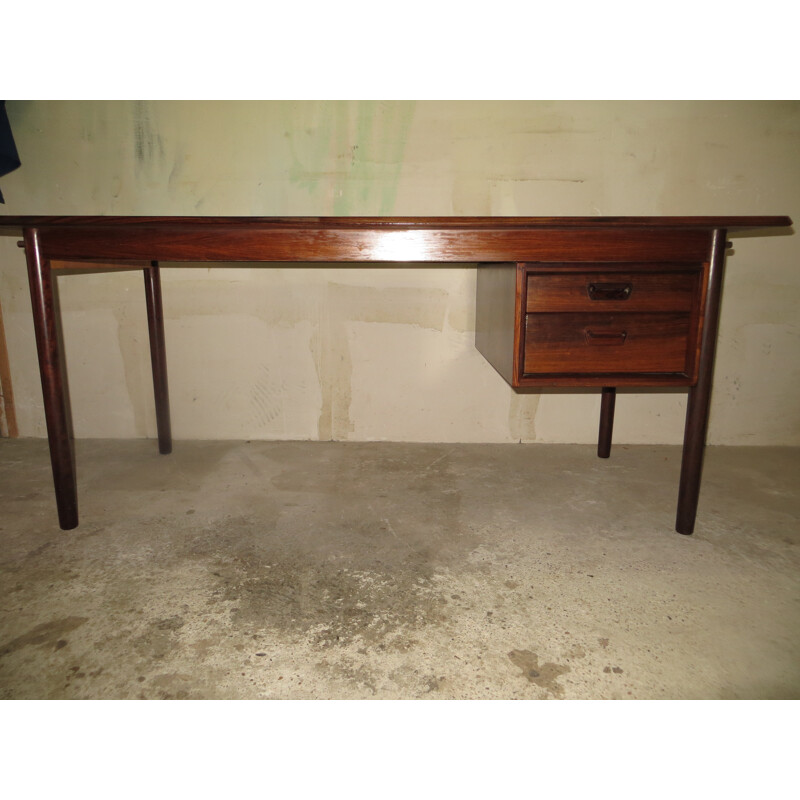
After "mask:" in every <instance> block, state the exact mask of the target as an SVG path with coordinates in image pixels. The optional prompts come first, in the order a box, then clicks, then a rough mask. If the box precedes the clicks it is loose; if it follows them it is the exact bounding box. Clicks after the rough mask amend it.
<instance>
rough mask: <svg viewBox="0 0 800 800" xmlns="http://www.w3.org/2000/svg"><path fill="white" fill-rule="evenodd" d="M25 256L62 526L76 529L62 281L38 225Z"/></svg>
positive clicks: (29, 232)
mask: <svg viewBox="0 0 800 800" xmlns="http://www.w3.org/2000/svg"><path fill="white" fill-rule="evenodd" d="M25 257H26V259H27V261H28V283H29V285H30V290H31V304H32V306H33V326H34V331H35V333H36V349H37V351H38V353H39V374H40V375H41V379H42V396H43V398H44V416H45V421H46V423H47V438H48V440H49V442H50V463H51V465H52V467H53V483H54V484H55V490H56V506H57V507H58V521H59V524H60V525H61V527H62V529H64V530H70V529H71V528H75V527H77V525H78V491H77V482H76V477H75V446H74V443H73V439H72V415H71V413H70V406H69V386H68V384H67V370H66V364H65V360H64V344H63V339H62V335H61V311H60V308H59V304H58V284H57V281H56V278H55V275H54V274H53V272H52V270H51V269H50V261H49V259H47V258H45V257H44V256H43V254H42V252H41V250H40V247H39V235H38V231H36V229H26V230H25Z"/></svg>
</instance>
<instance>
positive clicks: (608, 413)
mask: <svg viewBox="0 0 800 800" xmlns="http://www.w3.org/2000/svg"><path fill="white" fill-rule="evenodd" d="M616 399H617V390H616V389H615V388H614V387H613V386H604V387H603V394H602V398H601V400H600V434H599V435H598V437H597V455H598V456H599V457H600V458H608V457H609V456H610V455H611V432H612V431H613V430H614V404H615V402H616Z"/></svg>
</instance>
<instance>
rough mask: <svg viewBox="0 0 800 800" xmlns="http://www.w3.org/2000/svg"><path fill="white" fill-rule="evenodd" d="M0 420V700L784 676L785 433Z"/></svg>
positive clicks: (522, 688) (438, 691) (634, 688)
mask: <svg viewBox="0 0 800 800" xmlns="http://www.w3.org/2000/svg"><path fill="white" fill-rule="evenodd" d="M593 450H594V449H593V448H592V447H587V446H578V445H449V444H448V445H434V444H389V443H371V444H342V443H315V442H252V443H246V442H235V443H233V442H177V443H176V445H175V452H174V453H173V454H172V455H171V456H159V455H158V454H157V448H156V445H155V443H154V442H152V441H115V442H110V441H81V442H78V470H79V502H80V512H81V524H80V526H79V527H78V528H77V529H76V530H74V531H69V532H65V531H61V530H59V528H58V526H57V523H56V517H55V507H54V501H53V496H52V486H51V478H50V467H49V461H48V456H47V444H46V442H44V441H41V440H17V441H13V440H0V534H1V535H2V540H3V550H2V564H1V565H0V598H1V600H0V602H1V604H2V615H1V617H0V698H4V699H10V698H39V699H55V698H195V699H201V698H231V699H235V698H295V699H301V698H339V699H354V698H462V699H472V698H510V699H511V698H520V699H552V698H563V699H579V698H593V699H602V698H619V699H629V698H637V699H644V698H674V699H677V698H800V602H798V601H800V570H798V566H800V555H799V553H798V550H799V549H800V548H798V544H799V543H800V525H798V516H800V485H799V482H798V475H800V451H798V450H792V449H776V448H771V449H759V448H710V449H709V450H708V452H707V457H706V467H705V477H704V484H703V491H702V494H701V502H700V514H699V519H698V525H697V529H696V532H695V535H694V536H691V537H684V536H680V535H679V534H676V533H675V532H674V530H673V522H674V512H675V501H676V493H677V480H678V470H679V463H680V450H679V448H676V447H666V446H664V447H651V446H636V447H625V446H616V447H615V448H614V450H613V451H612V457H611V459H610V460H608V461H605V460H599V459H597V458H596V457H595V456H594V452H593Z"/></svg>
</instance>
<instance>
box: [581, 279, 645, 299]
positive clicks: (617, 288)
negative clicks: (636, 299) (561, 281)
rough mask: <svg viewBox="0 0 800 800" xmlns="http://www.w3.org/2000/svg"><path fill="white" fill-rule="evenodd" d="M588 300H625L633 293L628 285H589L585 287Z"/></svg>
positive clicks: (631, 287) (630, 285)
mask: <svg viewBox="0 0 800 800" xmlns="http://www.w3.org/2000/svg"><path fill="white" fill-rule="evenodd" d="M586 291H587V292H588V293H589V299H590V300H627V299H628V298H629V297H630V296H631V292H632V291H633V285H632V284H630V283H590V284H589V285H588V286H587V287H586Z"/></svg>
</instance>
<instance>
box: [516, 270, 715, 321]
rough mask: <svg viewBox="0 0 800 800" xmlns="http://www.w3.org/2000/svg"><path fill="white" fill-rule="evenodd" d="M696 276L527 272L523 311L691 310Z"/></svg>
mask: <svg viewBox="0 0 800 800" xmlns="http://www.w3.org/2000/svg"><path fill="white" fill-rule="evenodd" d="M699 287H700V273H699V272H698V271H691V272H689V271H687V272H639V273H636V272H562V273H558V272H529V273H528V280H527V289H528V291H527V301H526V306H527V311H528V313H534V312H538V311H564V312H578V311H587V312H608V311H617V310H619V311H625V312H630V311H682V312H686V313H687V314H688V313H689V312H690V311H691V310H692V306H693V303H694V299H695V295H696V294H697V292H698V290H699Z"/></svg>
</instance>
